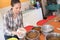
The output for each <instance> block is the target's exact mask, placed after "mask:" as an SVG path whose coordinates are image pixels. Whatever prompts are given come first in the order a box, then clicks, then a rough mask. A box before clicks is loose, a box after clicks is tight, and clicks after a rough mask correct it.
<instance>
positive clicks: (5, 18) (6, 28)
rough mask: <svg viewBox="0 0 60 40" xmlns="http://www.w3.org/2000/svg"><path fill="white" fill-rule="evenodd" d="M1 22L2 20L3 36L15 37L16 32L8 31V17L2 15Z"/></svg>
mask: <svg viewBox="0 0 60 40" xmlns="http://www.w3.org/2000/svg"><path fill="white" fill-rule="evenodd" d="M3 20H4V33H5V35H17V32H16V31H12V30H9V28H8V16H7V15H4V17H3Z"/></svg>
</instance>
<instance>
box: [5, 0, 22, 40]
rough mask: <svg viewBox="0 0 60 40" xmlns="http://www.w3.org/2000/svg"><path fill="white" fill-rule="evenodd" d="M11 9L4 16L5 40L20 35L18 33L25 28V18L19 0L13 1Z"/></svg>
mask: <svg viewBox="0 0 60 40" xmlns="http://www.w3.org/2000/svg"><path fill="white" fill-rule="evenodd" d="M11 7H12V8H11V9H10V10H9V11H8V12H7V13H8V14H6V15H4V25H5V26H6V27H5V30H4V31H5V35H4V36H5V40H7V39H8V38H11V37H16V38H18V37H17V36H18V35H19V34H18V33H17V32H16V31H17V29H19V28H20V27H23V16H22V13H21V10H20V9H21V3H20V1H19V0H11Z"/></svg>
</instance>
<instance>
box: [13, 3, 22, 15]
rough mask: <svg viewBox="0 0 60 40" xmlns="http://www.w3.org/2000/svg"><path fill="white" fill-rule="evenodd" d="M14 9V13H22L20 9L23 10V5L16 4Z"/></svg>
mask: <svg viewBox="0 0 60 40" xmlns="http://www.w3.org/2000/svg"><path fill="white" fill-rule="evenodd" d="M12 8H13V12H14V13H16V14H18V13H19V12H20V9H21V4H20V3H16V4H14V6H13V7H12Z"/></svg>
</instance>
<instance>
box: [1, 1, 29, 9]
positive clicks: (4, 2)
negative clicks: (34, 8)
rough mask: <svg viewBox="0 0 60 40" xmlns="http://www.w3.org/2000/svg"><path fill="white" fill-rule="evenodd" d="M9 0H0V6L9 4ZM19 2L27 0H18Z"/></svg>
mask: <svg viewBox="0 0 60 40" xmlns="http://www.w3.org/2000/svg"><path fill="white" fill-rule="evenodd" d="M10 1H11V0H0V8H3V7H7V6H9V5H10ZM20 1H21V2H26V1H29V0H20Z"/></svg>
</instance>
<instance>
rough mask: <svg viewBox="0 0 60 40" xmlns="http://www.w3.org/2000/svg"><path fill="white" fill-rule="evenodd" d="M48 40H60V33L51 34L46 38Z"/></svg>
mask: <svg viewBox="0 0 60 40" xmlns="http://www.w3.org/2000/svg"><path fill="white" fill-rule="evenodd" d="M46 40H60V33H50V34H48V35H47V36H46Z"/></svg>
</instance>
